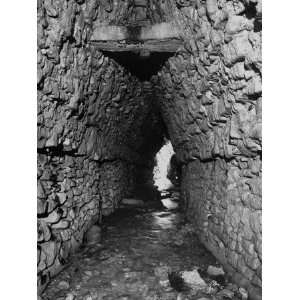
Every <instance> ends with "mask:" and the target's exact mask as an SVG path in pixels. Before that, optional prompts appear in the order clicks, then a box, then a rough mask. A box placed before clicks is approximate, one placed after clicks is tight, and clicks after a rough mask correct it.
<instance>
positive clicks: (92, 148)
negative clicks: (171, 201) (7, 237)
mask: <svg viewBox="0 0 300 300" xmlns="http://www.w3.org/2000/svg"><path fill="white" fill-rule="evenodd" d="M261 14H262V13H261V1H260V0H160V1H159V0H123V1H121V0H103V1H98V0H69V1H63V0H38V25H37V28H38V39H37V42H38V54H37V58H38V71H37V74H38V80H37V89H38V118H37V119H38V149H37V158H38V174H37V178H38V180H37V184H38V195H37V196H38V197H37V217H38V240H37V243H38V246H37V251H38V252H37V253H38V254H37V259H38V270H37V271H38V274H37V275H38V290H39V292H42V291H43V290H44V289H45V287H46V285H47V284H48V283H49V282H50V281H51V280H52V278H54V277H55V276H56V275H57V274H58V273H59V272H60V271H61V270H62V269H63V268H64V265H65V264H66V261H68V258H69V256H70V255H71V254H72V253H74V252H76V251H77V249H78V248H79V247H80V245H81V244H82V242H83V238H84V234H85V233H86V231H87V230H88V229H89V228H90V227H91V226H92V225H94V224H101V222H102V219H103V218H104V217H106V216H109V215H111V214H112V213H114V212H115V211H116V210H117V209H118V208H119V206H120V202H121V200H122V199H123V198H126V197H127V198H128V197H132V196H133V194H134V191H135V190H136V188H137V187H138V186H140V185H143V184H147V183H149V182H151V180H152V177H153V168H154V165H155V155H156V153H157V152H158V151H159V149H160V148H161V147H162V146H163V144H164V141H165V140H166V139H168V140H170V141H171V143H172V146H173V148H174V152H175V155H176V160H177V162H178V164H179V165H180V169H181V182H180V201H181V203H182V206H183V209H184V212H185V214H186V216H187V218H188V219H189V220H190V221H191V222H192V224H193V226H194V227H195V228H196V231H197V234H198V236H199V240H200V241H201V243H203V244H204V245H205V247H206V248H207V249H208V250H209V251H210V252H211V253H212V254H213V255H214V256H215V257H216V259H217V260H218V261H219V262H220V263H221V265H222V266H223V267H224V269H225V270H226V272H228V274H229V275H230V276H231V277H232V280H233V281H234V282H235V283H237V284H239V285H240V286H242V287H244V288H245V289H246V290H247V291H248V293H249V296H250V299H261V284H262V283H261V265H262V258H261V161H262V156H261V154H262V144H261V119H262V116H261V93H262V91H261Z"/></svg>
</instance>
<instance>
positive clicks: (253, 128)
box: [153, 0, 261, 299]
mask: <svg viewBox="0 0 300 300" xmlns="http://www.w3.org/2000/svg"><path fill="white" fill-rule="evenodd" d="M173 14H174V15H175V16H176V21H177V26H178V28H180V29H181V30H182V36H183V38H184V40H185V45H184V47H185V49H186V53H178V54H177V55H175V56H174V57H172V58H170V59H169V61H168V62H167V63H166V65H165V66H164V67H163V68H162V70H161V72H159V74H158V76H156V77H154V78H153V84H154V85H155V87H156V88H155V89H156V94H157V97H158V99H159V104H160V108H161V111H162V115H163V118H164V120H165V123H166V124H167V127H168V132H169V135H170V139H171V142H172V145H173V147H174V150H175V152H176V157H177V159H178V161H179V162H180V164H181V165H182V186H181V190H182V200H183V201H184V206H185V208H186V211H187V214H188V216H189V217H190V218H191V219H192V221H193V222H194V224H195V225H196V228H197V230H198V232H199V236H200V239H201V241H202V242H203V243H204V244H205V245H206V247H207V248H208V249H210V250H211V251H212V252H213V254H214V255H215V256H216V257H217V258H218V259H219V260H220V262H221V263H222V264H223V265H224V267H225V268H226V269H227V271H228V272H229V273H230V274H231V275H232V277H233V278H234V280H235V281H236V282H237V283H238V284H240V285H242V286H244V287H246V288H247V289H248V291H249V293H250V296H251V298H252V299H261V3H260V2H259V1H216V0H207V1H178V2H177V7H176V8H173Z"/></svg>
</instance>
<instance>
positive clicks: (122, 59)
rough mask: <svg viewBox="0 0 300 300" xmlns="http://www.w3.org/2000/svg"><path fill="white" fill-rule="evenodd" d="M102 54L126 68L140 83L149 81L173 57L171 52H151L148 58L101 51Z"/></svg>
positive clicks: (126, 53)
mask: <svg viewBox="0 0 300 300" xmlns="http://www.w3.org/2000/svg"><path fill="white" fill-rule="evenodd" d="M103 54H104V55H105V56H107V57H109V58H111V59H113V60H114V61H115V62H117V63H118V64H120V65H121V66H123V67H124V68H126V69H127V70H128V71H129V72H130V73H131V74H132V75H134V76H136V77H138V78H139V79H140V80H141V81H146V80H149V79H150V78H151V76H153V75H155V74H156V73H157V72H158V71H159V70H160V69H161V68H162V66H163V65H164V64H165V62H166V61H167V60H168V59H169V58H170V57H171V56H173V55H174V53H173V52H152V53H150V54H149V55H148V56H141V55H140V53H134V52H109V51H103Z"/></svg>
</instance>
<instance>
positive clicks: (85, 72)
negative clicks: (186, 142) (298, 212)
mask: <svg viewBox="0 0 300 300" xmlns="http://www.w3.org/2000/svg"><path fill="white" fill-rule="evenodd" d="M108 2H109V1H108ZM115 9H116V8H115ZM109 13H110V9H109V8H108V7H107V5H106V4H105V5H104V4H103V3H101V1H94V0H87V1H84V0H82V1H75V0H70V1H64V0H56V1H52V0H40V1H38V25H37V26H38V54H37V57H38V70H37V75H38V82H37V83H38V86H37V87H38V101H37V104H38V111H37V118H38V134H37V138H38V202H37V212H38V287H39V290H42V289H43V288H44V287H45V285H46V284H47V283H48V281H49V279H50V278H51V277H53V276H54V275H55V274H56V273H57V272H59V270H60V269H61V268H62V267H63V266H64V264H65V262H66V260H67V258H68V256H69V254H70V253H72V251H75V250H76V249H77V248H78V246H79V245H80V244H81V243H82V240H83V236H84V233H85V232H86V231H87V229H88V228H89V227H90V226H91V225H92V224H94V223H96V222H98V221H99V220H101V216H102V208H103V210H104V212H105V213H108V212H112V211H113V210H114V209H115V208H117V207H118V204H119V201H120V199H121V198H122V197H124V196H125V195H126V194H127V193H129V192H131V190H132V189H133V188H134V185H135V179H136V178H137V176H133V175H132V174H134V171H135V169H138V168H139V166H140V165H141V163H142V164H144V165H151V164H152V156H153V154H152V151H154V152H155V151H156V150H155V149H156V148H157V147H159V145H160V143H161V139H162V136H161V130H162V129H161V124H160V123H161V121H160V119H159V117H158V116H157V113H156V112H155V105H153V99H152V98H151V97H149V94H147V92H145V91H144V88H145V85H146V86H147V84H144V83H141V82H140V81H139V80H138V79H137V78H136V77H134V76H132V75H130V74H129V73H128V71H126V70H125V69H124V68H123V67H121V66H120V65H118V64H117V63H116V62H115V61H113V60H112V59H110V58H108V57H105V56H104V55H103V53H101V52H99V51H97V50H96V49H94V48H93V47H90V46H89V44H88V39H89V36H90V35H91V31H92V28H93V23H94V20H96V19H97V20H99V19H101V18H103V19H105V18H107V16H108V14H109ZM147 130H148V131H150V135H149V134H148V133H147V132H146V131H147ZM147 138H151V139H152V140H153V141H154V142H153V143H152V145H151V147H148V148H147V143H148V141H147ZM146 148H147V149H148V150H147V151H145V149H146ZM129 166H130V167H129ZM128 168H129V169H130V172H128V170H129V169H128ZM121 177H122V180H117V179H121ZM129 183H130V184H129Z"/></svg>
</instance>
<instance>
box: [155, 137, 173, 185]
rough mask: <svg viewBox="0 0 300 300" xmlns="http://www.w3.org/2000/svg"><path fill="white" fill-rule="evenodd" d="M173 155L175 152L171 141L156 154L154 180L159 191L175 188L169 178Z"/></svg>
mask: <svg viewBox="0 0 300 300" xmlns="http://www.w3.org/2000/svg"><path fill="white" fill-rule="evenodd" d="M173 154H174V150H173V147H172V144H171V142H170V141H167V142H166V143H165V144H164V145H163V146H162V148H161V149H160V150H159V152H157V154H156V157H155V159H156V166H155V167H154V170H153V179H154V184H155V185H156V186H157V188H158V190H159V191H163V190H166V189H168V188H170V187H172V186H173V184H172V182H171V181H170V180H169V179H168V178H167V174H168V166H169V164H170V159H171V157H172V155H173Z"/></svg>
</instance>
